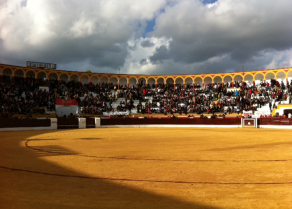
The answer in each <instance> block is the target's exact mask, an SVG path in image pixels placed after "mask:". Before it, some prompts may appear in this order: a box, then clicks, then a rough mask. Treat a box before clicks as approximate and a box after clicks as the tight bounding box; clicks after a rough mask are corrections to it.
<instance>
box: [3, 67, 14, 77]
mask: <svg viewBox="0 0 292 209" xmlns="http://www.w3.org/2000/svg"><path fill="white" fill-rule="evenodd" d="M5 69H9V70H11V73H12V75H11V76H13V70H12V68H11V67H6V66H5V67H4V68H3V70H1V75H4V70H5Z"/></svg>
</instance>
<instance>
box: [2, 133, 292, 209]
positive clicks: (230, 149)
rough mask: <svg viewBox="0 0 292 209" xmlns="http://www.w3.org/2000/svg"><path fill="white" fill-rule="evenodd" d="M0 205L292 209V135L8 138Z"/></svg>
mask: <svg viewBox="0 0 292 209" xmlns="http://www.w3.org/2000/svg"><path fill="white" fill-rule="evenodd" d="M0 143H1V144H0V208H1V209H2V208H3V209H9V208H17V209H20V208H21V209H26V208H27V209H34V208H36V209H39V208H41V209H44V208H45V209H46V208H60V209H66V208H74V209H75V208H82V209H83V208H125V209H132V208H137V209H140V208H141V209H154V208H155V209H156V208H157V209H170V208H177V209H190V208H210V209H211V208H214V209H218V208H222V209H227V208H247V209H253V208H260V209H264V208H283V209H288V208H292V131H291V130H263V129H192V128H181V129H180V128H164V129H163V128H112V129H111V128H106V129H83V130H56V131H23V132H0Z"/></svg>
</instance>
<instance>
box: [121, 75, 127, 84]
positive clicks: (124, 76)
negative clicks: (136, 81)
mask: <svg viewBox="0 0 292 209" xmlns="http://www.w3.org/2000/svg"><path fill="white" fill-rule="evenodd" d="M122 78H125V79H126V81H127V82H126V83H129V80H128V78H127V77H126V76H122V77H120V79H119V83H121V79H122Z"/></svg>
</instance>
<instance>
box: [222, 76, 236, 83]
mask: <svg viewBox="0 0 292 209" xmlns="http://www.w3.org/2000/svg"><path fill="white" fill-rule="evenodd" d="M227 76H229V77H230V78H231V82H234V77H233V76H232V75H231V74H226V75H224V76H223V78H222V82H223V83H224V80H225V78H226V77H227Z"/></svg>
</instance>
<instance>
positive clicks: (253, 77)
mask: <svg viewBox="0 0 292 209" xmlns="http://www.w3.org/2000/svg"><path fill="white" fill-rule="evenodd" d="M247 75H251V76H252V80H253V81H255V76H254V75H253V74H251V73H245V74H244V76H243V81H245V76H247Z"/></svg>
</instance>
